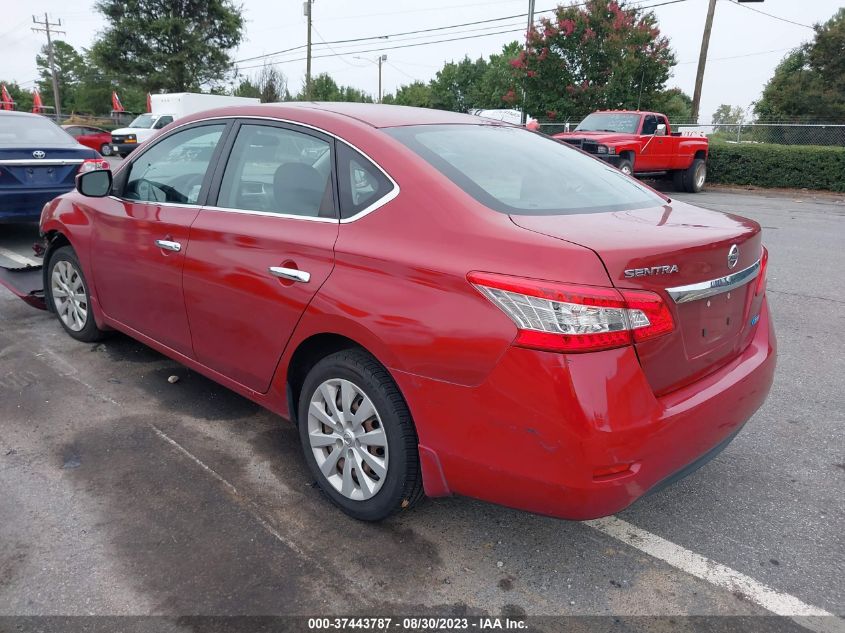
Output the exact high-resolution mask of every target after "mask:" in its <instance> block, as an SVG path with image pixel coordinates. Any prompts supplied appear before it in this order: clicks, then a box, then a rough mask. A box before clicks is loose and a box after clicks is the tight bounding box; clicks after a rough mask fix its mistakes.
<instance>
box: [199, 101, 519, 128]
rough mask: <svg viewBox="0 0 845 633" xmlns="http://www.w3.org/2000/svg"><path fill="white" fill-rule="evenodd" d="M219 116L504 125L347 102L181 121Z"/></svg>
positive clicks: (233, 110) (236, 109)
mask: <svg viewBox="0 0 845 633" xmlns="http://www.w3.org/2000/svg"><path fill="white" fill-rule="evenodd" d="M209 115H211V116H218V117H230V116H231V117H237V116H267V117H275V118H280V119H291V120H296V121H301V122H303V123H306V124H307V123H316V122H317V120H320V121H322V122H327V121H328V120H334V121H335V122H337V123H342V122H344V121H346V122H351V121H350V120H354V121H356V122H358V123H363V124H365V125H368V126H370V127H375V128H385V127H400V126H405V125H449V124H461V123H463V124H469V125H505V124H503V123H500V122H498V121H493V120H490V119H482V118H480V117H477V116H472V115H469V114H461V113H459V112H448V111H446V110H434V109H432V108H414V107H410V106H398V105H385V104H378V103H349V102H339V101H330V102H322V101H295V102H285V103H262V104H256V105H246V106H227V107H223V108H214V109H213V110H208V111H205V112H199V113H196V114H194V115H190V116H187V117H185V118H184V119H183V121H185V122H188V121H191V120H198V119H202V118H207V117H208V116H209Z"/></svg>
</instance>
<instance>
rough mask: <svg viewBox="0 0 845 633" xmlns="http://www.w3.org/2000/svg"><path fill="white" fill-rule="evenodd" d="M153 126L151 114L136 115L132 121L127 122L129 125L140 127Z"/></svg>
mask: <svg viewBox="0 0 845 633" xmlns="http://www.w3.org/2000/svg"><path fill="white" fill-rule="evenodd" d="M152 126H153V115H152V114H142V115H141V116H139V117H137V118H136V119H135V120H134V121H132V123H130V124H129V127H142V128H151V127H152Z"/></svg>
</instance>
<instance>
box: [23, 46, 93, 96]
mask: <svg viewBox="0 0 845 633" xmlns="http://www.w3.org/2000/svg"><path fill="white" fill-rule="evenodd" d="M53 61H54V63H55V66H56V79H57V80H58V84H59V95H60V98H61V102H62V111H63V112H71V111H73V110H75V109H76V96H77V91H78V88H79V82H80V78H81V77H82V75H83V73H84V72H85V61H84V59H83V58H82V55H80V54H79V53H78V52H77V50H76V49H75V48H74V47H73V46H71V45H70V44H68V43H67V42H63V41H62V40H55V41H54V42H53ZM35 65H36V66H37V67H38V75H39V77H40V79H39V80H38V89H39V90H40V91H41V100H42V101H43V102H44V105H47V106H55V105H56V104H55V99H53V79H52V74H51V73H50V62H49V57H48V54H47V45H46V44H45V45H44V46H42V47H41V53H40V54H38V55H36V56H35Z"/></svg>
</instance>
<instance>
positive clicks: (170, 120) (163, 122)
mask: <svg viewBox="0 0 845 633" xmlns="http://www.w3.org/2000/svg"><path fill="white" fill-rule="evenodd" d="M171 123H173V117H172V116H168V115H165V116H163V117H161V118H159V120H158V121H156V124H155V126H154V129H156V130H160V129H161V128H163V127H164V126H165V125H170V124H171Z"/></svg>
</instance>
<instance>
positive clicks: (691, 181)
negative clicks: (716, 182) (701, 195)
mask: <svg viewBox="0 0 845 633" xmlns="http://www.w3.org/2000/svg"><path fill="white" fill-rule="evenodd" d="M706 179H707V165H706V163H705V162H704V161H703V160H702V159H700V158H696V159H695V160H694V161H692V165H690V166H689V168H688V169H687V170H686V171H685V172H684V189H686V190H687V191H689V192H690V193H698V192H699V191H701V190H702V189H704V181H705V180H706Z"/></svg>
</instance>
